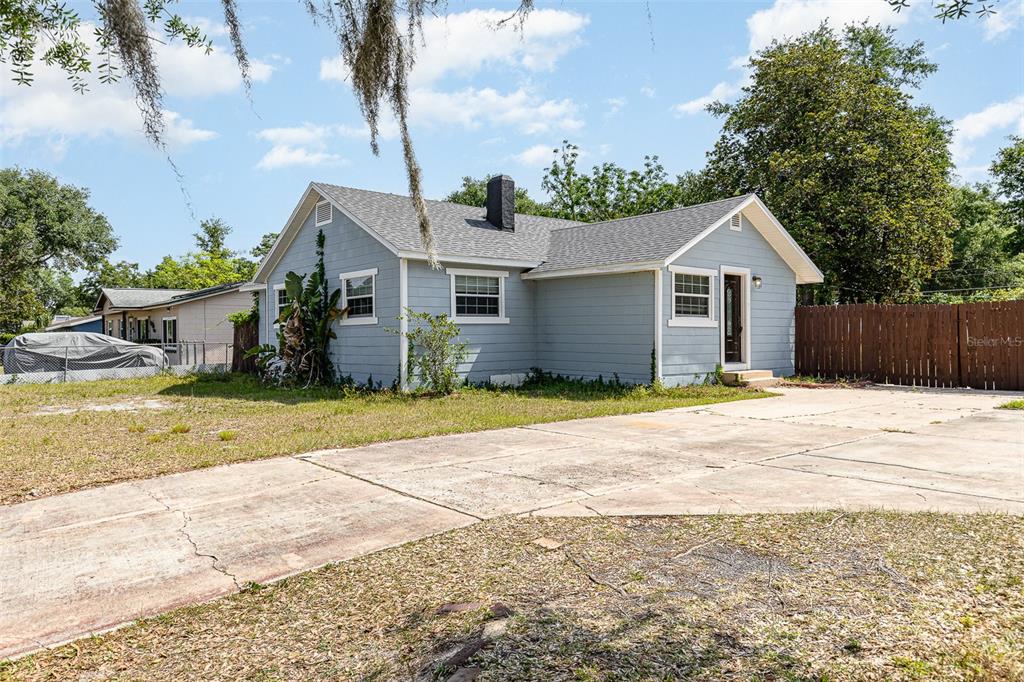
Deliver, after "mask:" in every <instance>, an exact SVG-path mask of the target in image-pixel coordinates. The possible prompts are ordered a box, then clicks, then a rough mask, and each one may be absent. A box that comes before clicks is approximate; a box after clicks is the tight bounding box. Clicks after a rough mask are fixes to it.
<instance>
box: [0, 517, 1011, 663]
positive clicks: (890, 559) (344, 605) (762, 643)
mask: <svg viewBox="0 0 1024 682" xmlns="http://www.w3.org/2000/svg"><path fill="white" fill-rule="evenodd" d="M541 537H543V538H548V539H550V540H551V541H553V542H549V543H546V544H547V547H548V548H545V547H543V546H540V545H538V544H537V543H536V542H534V541H535V540H537V539H538V538H541ZM1021 538H1024V519H1022V518H1021V517H1015V516H1003V515H989V514H985V515H982V514H976V515H951V514H950V515H944V514H898V513H889V512H868V513H850V514H841V513H836V512H821V513H809V514H791V515H768V514H766V515H749V516H692V517H657V518H651V517H646V518H594V517H591V518H536V517H534V518H523V517H507V518H500V519H495V520H491V521H486V522H483V523H478V524H475V525H473V526H471V527H468V528H462V529H459V530H455V531H451V532H449V533H444V534H442V535H437V536H433V537H429V538H424V539H423V540H419V541H416V542H413V543H409V544H406V545H403V546H401V547H396V548H393V549H388V550H384V551H381V552H376V553H374V554H370V555H367V556H363V557H359V558H357V559H353V560H351V561H346V562H343V563H339V564H335V565H331V566H327V567H324V568H322V569H318V570H315V571H311V572H308V573H304V574H301V575H298V576H295V577H292V578H288V579H286V580H283V581H281V582H278V583H275V584H273V585H265V586H259V585H255V586H250V587H249V588H248V589H247V590H245V591H244V592H242V593H239V594H236V595H232V596H230V597H226V598H223V599H219V600H217V601H214V602H211V603H209V604H204V605H199V606H191V607H186V608H183V609H179V610H177V611H174V612H171V613H168V614H165V615H163V616H159V617H156V618H152V619H148V620H144V621H140V622H139V623H137V624H134V625H131V626H129V627H126V628H123V629H120V630H117V631H114V632H111V633H108V634H105V635H102V636H98V637H92V638H88V639H84V640H80V641H78V642H75V643H73V644H69V645H66V646H63V647H58V648H56V649H54V650H52V651H44V652H41V653H38V654H36V655H33V656H30V657H28V658H24V659H21V660H19V661H17V662H14V663H7V664H4V663H0V680H99V679H124V680H198V679H202V680H236V679H249V680H299V679H307V680H336V679H340V680H380V681H382V682H383V681H385V680H388V681H389V680H411V679H435V680H445V679H447V678H448V676H449V675H451V674H452V672H453V668H454V667H455V666H453V665H446V663H449V662H450V661H451V658H450V657H449V656H448V654H447V652H451V651H453V650H457V649H459V648H460V647H464V646H465V645H466V644H467V643H470V642H473V643H479V642H481V639H482V638H481V637H480V636H479V635H480V633H481V629H482V628H484V627H487V628H488V629H489V631H490V632H497V633H498V634H497V636H495V637H493V638H490V639H488V643H487V644H486V645H485V646H483V647H482V648H481V649H480V650H479V651H477V652H476V653H475V654H474V655H473V656H472V657H471V658H469V659H468V660H465V661H463V662H461V663H460V664H459V665H460V666H461V667H463V668H477V669H479V677H478V678H477V679H478V680H480V681H481V682H483V681H485V680H502V681H523V682H527V681H531V682H532V681H533V680H579V681H596V680H608V681H612V680H616V681H617V680H637V681H640V680H643V681H649V680H680V679H687V680H708V681H711V680H737V681H740V680H743V681H749V680H758V681H767V680H779V681H784V680H790V681H794V682H795V681H807V682H811V681H812V680H813V681H824V680H829V681H831V682H840V681H849V682H860V681H862V680H878V681H881V680H886V681H889V680H894V681H909V680H950V681H953V680H956V681H958V682H963V681H966V680H976V681H982V680H991V681H992V682H995V681H997V680H998V681H1007V682H1008V681H1009V680H1021V679H1024V653H1022V652H1024V589H1022V584H1024V582H1022V577H1024V551H1021V550H1022V546H1021V542H1022V540H1021ZM558 543H560V544H558ZM554 545H557V546H554ZM552 546H554V548H551V547H552ZM496 603H500V604H502V605H503V607H504V608H492V607H493V606H494V605H495V604H496ZM451 604H460V605H461V606H460V607H458V608H451V607H450V608H448V609H442V608H441V607H442V606H444V605H451ZM506 609H507V610H508V611H510V612H511V615H510V616H507V619H506V620H504V622H502V616H503V615H506V614H505V611H506ZM496 611H499V612H500V613H498V614H496V613H495V612H496ZM498 624H501V625H503V626H504V628H495V625H498ZM502 629H504V633H503V634H501V630H502ZM421 676H422V677H421ZM467 679H471V678H467Z"/></svg>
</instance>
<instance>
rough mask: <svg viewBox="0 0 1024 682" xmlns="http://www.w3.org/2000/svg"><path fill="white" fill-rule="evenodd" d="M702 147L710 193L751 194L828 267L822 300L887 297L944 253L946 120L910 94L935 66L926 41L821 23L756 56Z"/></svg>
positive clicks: (911, 285) (942, 259) (911, 283)
mask: <svg viewBox="0 0 1024 682" xmlns="http://www.w3.org/2000/svg"><path fill="white" fill-rule="evenodd" d="M750 67H751V72H752V80H751V83H750V84H749V85H747V86H746V87H744V89H743V95H742V96H741V98H740V99H739V100H738V101H737V102H736V103H735V104H724V103H721V102H716V103H714V104H712V105H711V106H710V107H709V109H710V111H711V112H712V113H714V114H716V115H718V116H720V117H722V118H724V123H723V129H722V134H721V137H720V138H719V140H718V142H717V143H716V144H715V146H714V148H713V150H712V151H711V152H709V154H708V167H707V169H706V182H707V188H708V191H709V192H710V193H711V194H713V195H715V196H716V197H728V196H735V195H737V194H742V193H746V192H757V193H758V195H760V196H761V198H762V199H764V200H765V202H766V203H767V204H768V205H769V206H770V207H771V208H772V210H773V212H775V214H776V215H777V216H778V217H779V219H780V221H781V222H782V223H783V224H784V225H785V226H786V227H787V229H788V230H789V231H790V232H791V233H792V234H793V236H794V238H795V239H796V240H797V242H798V243H800V245H801V246H802V247H803V248H804V250H805V251H807V252H808V254H809V255H810V256H811V258H812V259H813V260H814V261H815V262H816V263H817V264H818V266H819V267H820V268H821V269H822V270H823V271H824V273H825V284H824V287H822V288H821V289H820V290H819V292H818V298H819V300H820V301H823V302H831V301H837V300H838V301H843V302H850V301H873V300H876V301H890V300H894V299H895V298H897V297H899V296H902V295H904V294H905V293H906V292H913V291H917V290H919V288H920V286H921V283H922V282H923V281H924V280H926V279H928V277H929V276H930V275H931V274H932V273H933V272H934V271H935V270H937V269H938V268H941V267H943V266H944V265H945V264H946V262H947V260H948V259H949V252H950V244H949V238H948V237H947V235H948V233H949V232H950V231H951V229H952V227H953V222H954V221H953V216H952V202H951V188H950V184H949V179H948V178H949V175H950V171H951V168H952V162H951V160H950V155H949V151H948V144H949V139H950V129H949V124H948V122H947V121H945V120H944V119H941V118H939V117H938V116H937V115H936V114H935V113H934V112H933V111H932V110H931V109H930V108H928V107H925V106H917V105H915V103H914V102H913V100H912V97H911V95H910V93H909V92H908V90H909V89H910V88H914V87H917V86H918V85H920V83H921V82H922V81H923V80H924V78H926V77H927V76H928V74H930V73H932V72H933V71H934V70H935V69H936V67H935V65H934V64H932V63H931V62H929V61H928V60H927V59H926V57H925V49H924V46H923V45H922V44H921V43H920V42H915V43H913V44H910V45H902V44H900V43H898V42H896V40H895V39H894V37H893V32H892V31H890V30H883V29H881V28H877V27H872V26H867V25H861V26H850V27H847V28H846V29H845V31H843V32H841V33H837V32H836V31H834V30H832V29H831V28H829V27H827V26H824V25H823V26H822V27H820V28H819V29H817V30H816V31H812V32H810V33H807V34H804V35H803V36H800V37H798V38H795V39H793V40H790V41H787V42H781V43H780V42H775V43H773V44H772V45H771V46H769V47H768V48H766V49H765V50H763V51H761V52H760V53H758V54H757V55H755V56H754V57H752V58H751V60H750Z"/></svg>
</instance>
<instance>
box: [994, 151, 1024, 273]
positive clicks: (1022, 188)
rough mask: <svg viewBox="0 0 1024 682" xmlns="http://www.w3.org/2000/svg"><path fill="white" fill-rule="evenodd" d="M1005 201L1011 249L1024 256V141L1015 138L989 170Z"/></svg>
mask: <svg viewBox="0 0 1024 682" xmlns="http://www.w3.org/2000/svg"><path fill="white" fill-rule="evenodd" d="M989 170H990V171H991V173H992V177H993V178H994V179H995V184H996V189H997V190H998V192H999V196H1000V198H1001V199H1002V200H1003V202H1004V203H1003V215H1004V219H1005V221H1006V223H1007V225H1008V226H1009V227H1010V230H1011V234H1010V237H1009V239H1010V249H1011V251H1013V252H1015V253H1021V252H1024V137H1018V136H1011V137H1010V144H1009V145H1008V146H1006V147H1004V148H1003V149H1000V150H999V153H998V154H997V155H996V159H995V161H994V162H993V163H992V167H991V168H990V169H989Z"/></svg>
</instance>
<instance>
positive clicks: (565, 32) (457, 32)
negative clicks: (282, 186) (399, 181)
mask: <svg viewBox="0 0 1024 682" xmlns="http://www.w3.org/2000/svg"><path fill="white" fill-rule="evenodd" d="M508 16H509V15H508V12H506V11H502V10H470V11H468V12H459V13H452V14H448V15H446V16H444V17H430V18H428V19H426V20H425V21H424V22H423V43H422V44H418V45H417V52H416V65H415V66H414V67H413V70H412V73H411V74H410V78H409V86H410V91H409V99H410V107H409V111H410V120H411V121H412V122H413V123H415V124H420V125H428V126H440V125H460V126H463V127H465V128H469V129H476V128H479V127H480V126H481V125H484V124H488V125H495V126H512V127H514V128H516V129H517V130H518V131H519V132H522V133H526V134H533V133H545V132H549V131H553V130H560V131H574V130H579V129H580V128H581V127H582V126H583V121H582V120H581V119H580V118H579V116H578V111H579V107H578V106H577V105H576V103H575V102H574V101H573V100H571V99H568V98H564V99H547V98H544V97H542V96H541V95H539V94H538V93H536V92H535V91H534V89H533V88H532V87H528V86H520V87H518V88H517V89H516V90H512V91H509V92H501V91H499V90H497V89H495V88H492V87H484V88H478V87H464V88H461V89H458V90H447V89H442V88H440V87H439V85H440V83H441V82H442V81H444V80H446V79H448V78H458V79H467V78H471V77H473V76H475V75H476V74H478V73H480V72H481V71H483V70H485V69H493V68H498V67H505V68H510V69H514V70H525V71H527V72H541V71H550V70H551V69H553V68H554V67H555V65H556V64H557V62H558V60H559V59H560V58H561V57H562V56H564V55H565V54H566V53H567V52H569V51H570V50H571V49H573V48H574V47H576V46H578V45H580V44H581V43H582V38H581V37H580V34H581V32H582V30H583V29H584V28H585V27H586V25H587V24H588V23H589V19H587V17H585V16H582V15H580V14H576V13H574V12H566V11H562V10H551V9H542V10H535V11H533V12H531V13H530V14H529V16H528V17H527V19H526V21H525V23H524V24H523V26H522V28H521V29H518V28H516V27H514V26H512V25H506V26H503V27H501V28H498V27H497V24H498V22H500V21H501V20H503V19H505V18H507V17H508ZM348 75H349V73H348V69H347V68H346V67H345V65H344V64H343V63H342V60H341V57H334V58H330V59H324V60H322V61H321V62H320V78H321V79H323V80H333V81H340V82H346V81H347V80H348ZM350 133H352V135H353V136H356V134H362V136H364V137H365V136H366V135H368V133H367V131H365V129H363V130H359V129H352V130H351V131H350ZM381 133H382V136H384V137H389V136H393V135H394V133H395V127H394V124H393V122H390V123H389V124H382V127H381Z"/></svg>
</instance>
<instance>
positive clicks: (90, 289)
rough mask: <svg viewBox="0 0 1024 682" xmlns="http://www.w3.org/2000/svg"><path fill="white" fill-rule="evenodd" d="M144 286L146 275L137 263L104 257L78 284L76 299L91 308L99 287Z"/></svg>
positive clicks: (98, 293) (97, 297)
mask: <svg viewBox="0 0 1024 682" xmlns="http://www.w3.org/2000/svg"><path fill="white" fill-rule="evenodd" d="M144 286H146V277H145V275H144V274H143V273H142V272H140V271H139V264H138V263H129V262H128V261H124V260H121V261H117V262H116V263H112V262H110V261H109V260H106V259H104V260H103V261H102V262H101V263H100V264H99V266H97V267H95V268H93V269H92V271H90V272H89V273H88V274H87V275H86V276H85V277H83V278H82V281H81V282H80V283H79V284H78V295H77V299H78V301H79V305H83V306H88V307H89V309H90V310H91V309H92V308H93V306H94V305H95V304H96V301H97V299H99V297H100V289H103V288H105V287H111V288H129V287H144Z"/></svg>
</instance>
